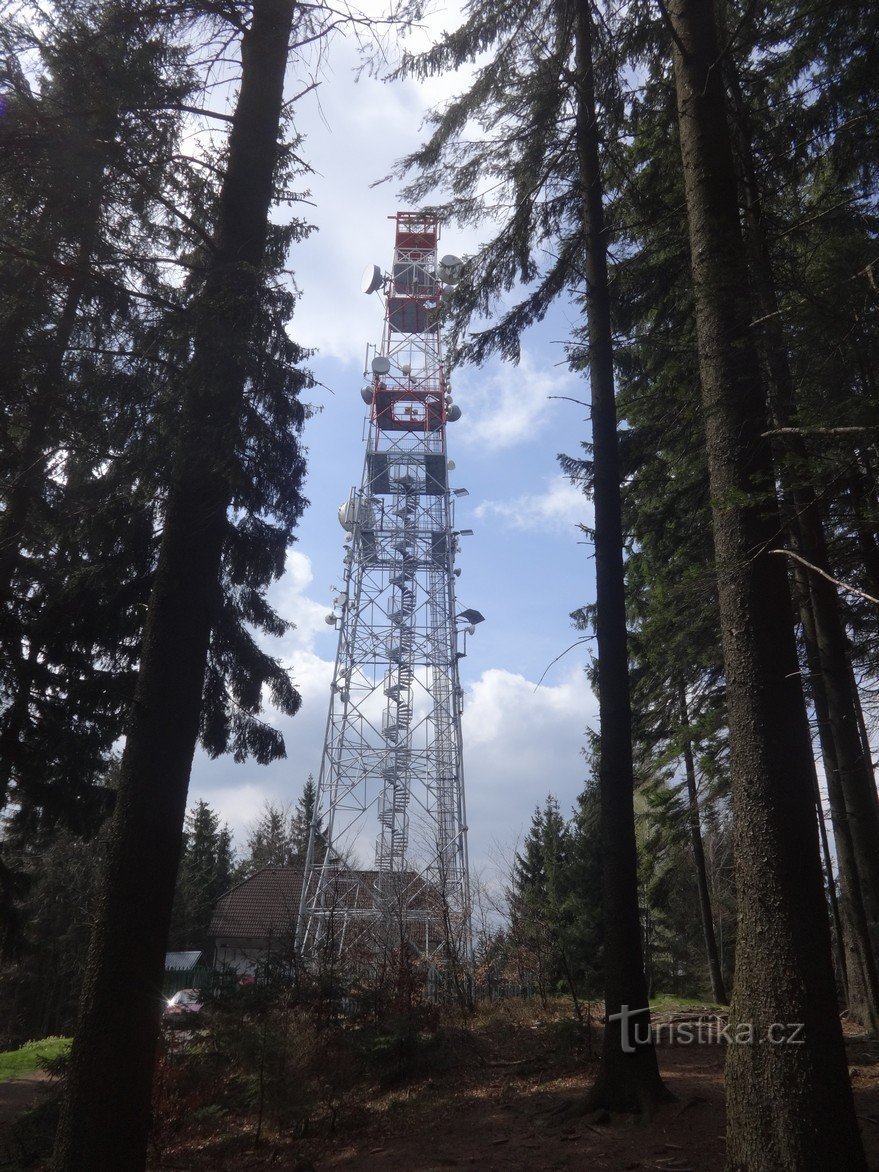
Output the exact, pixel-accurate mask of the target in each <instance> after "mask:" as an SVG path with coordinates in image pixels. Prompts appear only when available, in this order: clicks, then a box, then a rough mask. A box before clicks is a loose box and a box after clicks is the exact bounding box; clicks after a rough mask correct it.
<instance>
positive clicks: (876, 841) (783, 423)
mask: <svg viewBox="0 0 879 1172" xmlns="http://www.w3.org/2000/svg"><path fill="white" fill-rule="evenodd" d="M726 77H727V81H728V85H729V89H730V92H731V94H732V98H733V104H734V108H735V114H736V117H735V121H734V123H733V125H734V127H735V132H734V133H735V139H736V146H737V151H736V154H737V157H738V162H739V166H740V169H741V172H742V186H743V189H744V194H745V225H746V243H747V245H748V253H749V260H750V272H751V281H752V288H753V289H754V293H755V298H756V302H757V307H758V311H759V317H760V319H761V322H762V325H761V333H760V337H761V343H762V351H763V354H764V357H765V361H766V367H767V370H768V372H769V382H770V386H771V407H772V414H773V417H774V418H773V423H774V424H775V426H776V427H778V428H784V429H788V428H791V427H792V426H793V425H795V424H796V422H797V403H796V394H795V389H794V380H793V374H792V372H791V367H790V362H789V359H788V352H787V345H786V341H785V337H784V334H783V331H782V328H781V325H780V323H779V315H778V299H777V297H776V294H775V280H774V276H773V272H772V261H771V257H770V255H769V245H768V242H767V240H766V233H765V230H764V227H763V217H762V210H761V209H762V201H761V196H760V191H759V186H758V183H757V178H756V172H755V168H754V161H753V151H752V147H751V133H750V120H749V116H748V111H747V110H746V109H745V103H744V99H743V96H742V94H741V87H740V85H739V80H738V75H737V74H736V72H735V70H734V69H733V68H732V66H731V65H728V66H727V70H726ZM778 457H779V458H778V467H779V472H780V476H781V480H782V483H783V484H784V485H785V490H786V495H788V496H789V498H790V501H791V504H792V506H793V507H792V508H790V509H789V510H788V512H789V517H788V518H786V520H787V524H788V529H789V531H790V536H791V543H792V545H793V546H794V549H796V550H798V551H799V553H800V554H801V555H802V556H803V557H804V558H805V559H806V561H808V562H809V563H810V564H811V565H814V566H817V567H818V568H819V569H820V570H824V571H825V572H829V571H830V557H829V554H828V550H827V542H826V539H825V536H824V526H823V522H822V519H821V513H820V509H819V505H818V498H817V496H816V494H815V490H814V488H813V487H812V485H811V484H810V483H809V482H808V481H806V480H804V479H803V478H802V472H801V471H799V472H797V473H792V471H791V469H792V468H795V469H799V470H801V469H804V468H807V467H808V465H809V453H808V451H807V449H806V445H805V442H804V441H803V438H802V436H801V435H798V434H790V435H785V436H782V437H779V439H778ZM808 595H809V606H810V608H811V619H812V622H811V628H812V631H813V634H814V639H815V645H814V646H815V650H816V652H817V655H818V668H819V670H820V672H821V675H822V678H823V679H822V682H823V690H824V696H825V699H826V703H827V716H828V719H829V721H830V727H831V730H832V735H833V740H834V745H835V755H836V764H837V769H838V770H839V781H840V785H841V788H842V793H843V794H844V797H845V807H844V816H845V817H847V818H848V820H849V823H850V826H851V842H852V847H853V850H854V854H853V860H854V861H855V862H856V864H857V872H856V874H855V875H853V876H851V877H850V883H857V882H860V885H861V890H862V900H863V907H864V910H865V912H866V916H867V925H868V928H869V932H870V941H871V947H872V949H873V955H874V967H875V958H876V957H877V956H879V806H877V803H876V785H875V780H874V777H873V767H872V762H871V760H870V755H869V752H867V753H865V752H864V745H863V742H862V739H861V729H860V721H859V715H860V705H859V703H858V696H857V688H856V687H855V685H854V677H853V675H852V668H851V662H850V659H849V655H848V638H847V635H846V630H845V625H844V623H843V620H842V615H841V611H840V603H839V595H838V594H837V592H836V587H835V586H834V585H833V583H832V582H830V581H828V580H827V578H825V577H823V576H822V575H821V574H815V573H811V572H810V574H809V584H808ZM840 813H841V815H842V811H841V812H840Z"/></svg>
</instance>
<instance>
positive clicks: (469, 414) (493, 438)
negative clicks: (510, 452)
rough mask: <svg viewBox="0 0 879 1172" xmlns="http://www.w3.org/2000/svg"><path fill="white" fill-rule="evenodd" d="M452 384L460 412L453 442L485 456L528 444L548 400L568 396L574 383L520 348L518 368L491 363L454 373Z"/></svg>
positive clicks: (541, 423)
mask: <svg viewBox="0 0 879 1172" xmlns="http://www.w3.org/2000/svg"><path fill="white" fill-rule="evenodd" d="M452 382H453V384H454V395H455V400H456V401H457V402H458V403H459V404H460V405H461V409H462V411H463V412H464V421H462V424H461V432H460V435H459V434H458V433H457V432H456V433H455V440H456V442H460V443H461V444H463V445H466V446H467V447H478V448H481V449H482V450H487V451H490V452H491V451H499V450H501V449H505V448H511V447H515V446H516V445H519V444H525V443H528V442H530V441H531V440H533V439H534V437H535V436H536V435H537V433H538V432H539V431H540V430H541V429H542V428H543V427H544V425H545V424H546V423H547V421H548V419H549V418H550V415H551V403H550V396H552V395H564V394H570V392H571V390H572V388H573V387H575V386H576V385H577V382H578V379H577V377H576V376H574V375H572V374H571V373H570V371H568V370H567V369H566V368H564V367H556V366H548V365H543V364H540V363H538V362H537V361H536V360H535V358H534V357H533V356H532V355H531V353H530V352H529V351H528V350H525V349H523V350H522V358H521V361H520V362H519V365H518V366H513V365H512V364H511V363H500V362H494V363H491V364H490V365H489V366H487V367H485V368H483V369H482V370H461V371H458V372H457V373H456V374H455V376H454V377H453V380H452ZM464 422H466V426H465V425H464Z"/></svg>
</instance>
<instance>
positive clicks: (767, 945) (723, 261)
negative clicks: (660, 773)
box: [668, 0, 864, 1169]
mask: <svg viewBox="0 0 879 1172" xmlns="http://www.w3.org/2000/svg"><path fill="white" fill-rule="evenodd" d="M712 9H713V6H706V5H704V4H697V3H693V2H691V0H676V3H673V4H669V6H668V16H669V26H670V31H671V33H672V40H673V54H674V68H675V80H676V88H677V106H678V120H679V126H680V143H681V152H682V160H683V174H684V186H685V193H686V203H687V214H688V225H689V235H690V245H691V247H690V256H691V266H692V275H693V287H694V298H695V307H696V323H697V335H698V345H699V356H700V373H701V382H702V397H703V411H704V417H705V426H706V447H707V454H708V466H709V473H710V478H711V490H712V510H713V527H714V543H715V555H716V561H717V569H718V595H719V605H720V615H721V629H722V632H723V647H724V661H725V668H726V683H727V701H728V713H729V726H730V747H731V773H732V784H733V802H734V815H735V835H736V886H737V894H738V901H739V931H738V937H737V947H736V973H735V993H734V1007H735V1015H734V1019H733V1024H734V1025H735V1023H736V1022H738V1021H746V1022H748V1023H749V1028H751V1029H753V1030H756V1031H758V1032H759V1034H760V1036H761V1037H767V1036H768V1033H767V1031H768V1029H769V1026H770V1024H771V1023H772V1022H777V1021H780V1020H782V1017H783V1016H784V1015H787V1019H788V1020H790V1018H791V1016H792V1015H795V1016H796V1020H798V1021H800V1022H802V1023H803V1025H804V1032H805V1034H806V1035H807V1037H806V1039H805V1042H804V1045H803V1046H802V1047H799V1048H798V1050H797V1053H796V1054H793V1053H785V1054H782V1053H780V1051H781V1050H782V1049H785V1050H792V1049H793V1048H792V1047H784V1048H782V1047H777V1046H769V1045H765V1044H764V1045H757V1046H750V1047H747V1050H748V1053H747V1054H746V1053H744V1050H745V1049H746V1048H745V1047H732V1048H731V1050H730V1054H729V1057H728V1061H727V1103H728V1118H729V1122H730V1132H729V1135H728V1152H729V1158H730V1161H731V1163H732V1164H734V1165H735V1166H736V1167H740V1168H758V1167H766V1166H767V1163H771V1164H772V1165H773V1166H776V1167H790V1168H793V1167H797V1168H801V1169H807V1168H815V1169H818V1168H823V1167H827V1166H828V1165H829V1164H831V1163H833V1162H837V1163H838V1162H840V1161H842V1162H843V1163H845V1164H846V1166H847V1167H848V1166H850V1167H853V1168H861V1167H863V1166H864V1160H863V1153H862V1150H861V1145H860V1139H859V1135H858V1130H857V1123H856V1120H855V1116H854V1108H853V1104H852V1100H851V1091H850V1087H849V1085H848V1080H847V1074H846V1067H845V1055H844V1050H843V1046H842V1036H841V1032H840V1030H839V1026H838V1019H837V1017H836V1014H835V1012H834V1003H835V992H834V985H833V975H832V971H831V967H830V940H829V932H828V928H827V913H826V905H825V901H824V892H823V884H822V881H821V870H820V862H819V859H818V855H817V841H816V835H815V816H814V809H813V808H812V806H811V799H810V795H809V790H808V787H806V786H804V784H803V778H804V777H805V776H808V773H809V770H810V769H811V767H812V758H811V746H810V743H809V736H808V728H807V725H806V722H805V716H804V708H803V697H802V691H801V687H800V684H799V672H798V670H797V668H798V665H797V657H796V649H795V646H794V640H793V632H792V624H791V614H790V601H789V595H788V588H787V580H786V574H785V571H784V567H783V566H781V565H780V563H779V559H778V558H773V557H772V556H771V555H770V552H769V551H770V550H771V549H772V548H773V546H774V544H775V543H776V541H777V537H776V534H777V532H778V520H777V514H776V515H773V514H774V503H775V502H774V481H773V475H772V462H771V452H770V450H769V445H768V441H767V439H766V438H765V432H766V430H767V424H766V414H765V402H764V395H763V387H762V382H761V378H760V369H759V363H758V356H757V353H756V349H755V347H754V344H753V341H752V340H751V337H750V334H749V324H750V321H751V312H750V306H749V303H748V278H747V260H746V254H745V249H744V243H743V240H742V236H741V230H740V225H739V214H738V207H737V202H736V188H735V176H734V172H733V161H732V152H731V147H730V140H729V133H728V127H727V121H726V110H725V102H724V94H723V88H722V81H721V78H720V76H719V74H718V71H717V70H716V69H715V67H714V66H715V62H716V61H717V60H718V54H719V51H720V47H719V42H718V37H717V29H716V25H715V20H714V12H713V10H712ZM755 551H757V552H756V553H755ZM770 730H771V732H770ZM758 1087H759V1094H755V1090H756V1088H758Z"/></svg>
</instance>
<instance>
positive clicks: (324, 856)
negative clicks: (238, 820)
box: [297, 212, 482, 967]
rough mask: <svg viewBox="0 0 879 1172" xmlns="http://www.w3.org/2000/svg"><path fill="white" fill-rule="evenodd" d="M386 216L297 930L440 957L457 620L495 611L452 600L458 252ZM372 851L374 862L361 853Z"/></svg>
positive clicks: (460, 785) (309, 949) (459, 694)
mask: <svg viewBox="0 0 879 1172" xmlns="http://www.w3.org/2000/svg"><path fill="white" fill-rule="evenodd" d="M391 218H393V219H395V221H396V237H395V244H394V258H393V265H392V268H391V272H390V274H387V275H386V274H384V273H383V272H382V270H381V268H380V267H379V266H378V265H370V266H369V267H368V268H367V270H366V272H365V273H364V276H363V284H362V290H363V292H364V293H374V292H377V291H381V292H382V294H383V296H384V303H385V317H384V331H383V334H382V343H381V347H380V349H379V350H378V351H377V353H376V355H375V357H374V358H373V359H372V362H371V370H369V371H367V372H364V373H365V375H366V377H367V378H368V383H367V385H366V386H364V388H363V390H362V392H361V394H362V397H363V400H364V401H365V403H366V404H367V407H368V438H367V445H366V459H365V462H364V468H363V476H362V479H361V482H360V487H359V488H355V489H352V491H351V494H350V496H349V498H348V500H347V501H346V502H345V504H343V505H342V507H341V508H340V510H339V520H340V522H341V524H342V526H343V528H344V529H345V530H346V537H345V555H344V570H345V577H344V582H345V584H344V587H343V589H342V590H341V592H340V593H339V595H338V596H337V597H336V599H335V603H334V610H333V614H332V615H328V616H327V621H328V622H330V623H332V624H333V625H335V626H336V627H337V629H338V631H339V644H338V652H337V656H336V663H335V670H334V673H333V681H332V685H331V696H330V707H329V715H328V719H327V727H326V735H325V741H324V749H323V757H322V760H321V767H320V774H319V780H318V785H317V795H316V801H315V810H316V814H317V819H316V822H315V825H317V826H323V827H324V830H323V832H322V834H320V835H317V836H316V835H315V833H314V828H312V834H311V839H310V841H309V847H308V855H307V858H306V871H305V876H304V881H303V890H302V898H301V904H300V914H299V918H298V924H297V938H298V946H299V949H300V951H301V952H302V953H303V954H304V955H306V956H309V955H315V954H316V953H317V952H318V951H319V950H324V949H326V948H328V947H329V948H330V949H332V950H333V951H334V952H335V951H336V950H338V951H339V952H340V953H341V952H342V950H349V949H351V948H357V949H358V950H360V951H361V952H362V953H364V954H366V955H368V954H369V953H371V952H374V951H375V950H376V949H378V948H379V947H381V946H386V945H387V944H388V943H389V942H390V943H392V944H394V943H396V944H399V945H402V944H403V943H404V942H405V943H407V944H408V945H409V946H410V947H413V948H414V949H415V950H416V953H417V954H418V955H419V956H420V957H422V958H423V959H425V961H427V962H428V963H429V964H431V965H433V966H435V967H438V966H440V965H441V963H442V961H443V960H444V959H448V958H449V957H450V956H454V957H455V958H456V959H457V960H459V961H462V962H464V963H469V960H470V954H471V934H470V892H469V878H468V862H467V824H466V814H465V803H464V779H463V770H462V760H461V712H462V709H463V690H462V688H461V684H460V680H459V675H458V663H459V659H460V658H461V657H462V655H463V652H462V651H461V650H459V646H458V636H459V634H460V633H461V632H462V631H466V630H469V631H470V632H471V633H472V630H473V626H474V623H475V622H480V621H481V620H482V616H481V615H480V614H479V612H478V611H466V612H461V613H460V614H459V613H458V610H457V604H456V601H455V578H456V574H458V573H460V571H456V570H455V567H454V563H455V555H456V553H457V552H458V547H459V540H460V537H461V536H462V535H467V534H469V533H470V530H458V529H456V528H455V520H454V504H455V497H456V496H462V495H466V492H465V490H463V489H456V490H451V489H450V488H449V479H448V474H449V471H451V470H453V469H454V463H453V462H452V461H450V460H449V459H448V455H447V450H446V424H447V423H452V422H455V421H457V420H458V419H460V417H461V411H460V408H459V407H457V406H455V405H454V404H453V403H452V400H451V395H450V388H449V385H448V381H447V374H446V370H445V367H444V361H443V350H442V339H441V336H440V326H439V320H440V302H441V298H442V296H443V293H444V291H445V290H447V289H448V288H450V287H451V285H453V284H454V283H455V282H456V281H457V279H458V275H459V272H460V267H461V262H460V261H459V260H458V258H457V257H454V256H444V257H442V258H441V259H439V258H438V255H437V245H438V240H439V223H438V221H437V220H436V219H435V218H434V217H432V216H429V215H422V214H421V213H415V212H399V213H397V215H396V217H391ZM367 851H368V852H370V853H371V854H372V856H373V858H372V869H371V870H359V869H355V867H357V866H358V864H357V863H356V862H354V861H353V860H354V859H357V858H360V859H362V858H363V856H364V854H365V853H366V852H367ZM360 865H362V864H360ZM395 937H396V939H395Z"/></svg>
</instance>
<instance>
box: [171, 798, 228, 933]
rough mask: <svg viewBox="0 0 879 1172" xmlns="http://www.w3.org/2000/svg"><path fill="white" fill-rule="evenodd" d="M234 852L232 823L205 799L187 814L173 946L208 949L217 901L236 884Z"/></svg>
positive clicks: (172, 929) (176, 902)
mask: <svg viewBox="0 0 879 1172" xmlns="http://www.w3.org/2000/svg"><path fill="white" fill-rule="evenodd" d="M233 870H234V855H233V851H232V836H231V833H230V831H229V828H228V826H220V820H219V818H218V816H217V815H216V814H215V813H214V811H213V810H212V809H211V807H210V806H209V805H208V803H207V802H205V801H200V802H198V803H197V804H196V805H195V806H194V807H193V808H192V809H191V810H190V811H189V813H188V814H187V816H186V824H185V827H184V832H183V856H182V858H181V860H180V867H179V869H178V871H177V889H176V891H175V895H174V909H173V911H172V914H171V931H170V934H169V937H168V947H169V948H170V949H199V950H202V951H203V950H205V949H206V948H207V944H208V937H207V933H208V928H209V927H210V922H211V915H212V913H213V910H214V904H215V903H216V902H217V900H218V899H219V898H220V896H221V895H222V894H223V893H224V892H225V891H228V889H229V887H230V886H231V885H232V875H233Z"/></svg>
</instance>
